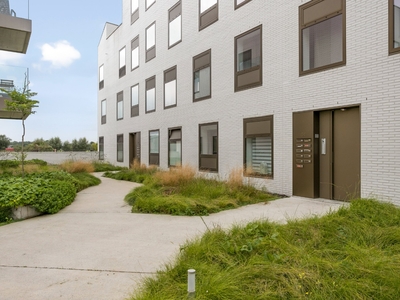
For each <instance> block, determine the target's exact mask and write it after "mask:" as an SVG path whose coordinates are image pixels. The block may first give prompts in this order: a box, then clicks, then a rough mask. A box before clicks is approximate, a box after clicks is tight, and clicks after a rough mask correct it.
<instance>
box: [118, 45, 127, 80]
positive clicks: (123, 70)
mask: <svg viewBox="0 0 400 300" xmlns="http://www.w3.org/2000/svg"><path fill="white" fill-rule="evenodd" d="M122 50H124V51H125V62H124V63H125V64H124V65H123V66H122V67H119V66H118V67H119V71H118V74H119V78H121V77H124V76H125V75H126V47H125V46H124V47H122V48H121V49H119V52H118V63H119V65H121V51H122Z"/></svg>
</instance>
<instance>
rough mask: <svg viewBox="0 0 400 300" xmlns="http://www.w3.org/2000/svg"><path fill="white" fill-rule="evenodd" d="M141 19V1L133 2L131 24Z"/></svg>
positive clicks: (135, 0)
mask: <svg viewBox="0 0 400 300" xmlns="http://www.w3.org/2000/svg"><path fill="white" fill-rule="evenodd" d="M137 19H139V0H131V24H133V23H135V22H136V20H137Z"/></svg>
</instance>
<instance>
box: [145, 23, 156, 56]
mask: <svg viewBox="0 0 400 300" xmlns="http://www.w3.org/2000/svg"><path fill="white" fill-rule="evenodd" d="M154 57H156V23H155V22H154V23H153V24H151V25H150V26H149V27H147V28H146V62H148V61H149V60H151V59H153V58H154Z"/></svg>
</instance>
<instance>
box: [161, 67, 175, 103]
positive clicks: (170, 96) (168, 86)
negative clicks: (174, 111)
mask: <svg viewBox="0 0 400 300" xmlns="http://www.w3.org/2000/svg"><path fill="white" fill-rule="evenodd" d="M173 106H176V66H175V67H172V68H170V69H168V70H166V71H164V108H168V107H173Z"/></svg>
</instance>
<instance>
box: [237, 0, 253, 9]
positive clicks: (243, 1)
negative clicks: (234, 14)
mask: <svg viewBox="0 0 400 300" xmlns="http://www.w3.org/2000/svg"><path fill="white" fill-rule="evenodd" d="M250 1H251V0H235V9H238V8H239V7H241V6H243V5H245V4H246V3H247V2H250Z"/></svg>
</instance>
